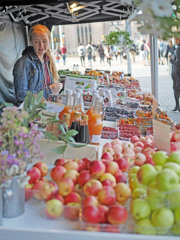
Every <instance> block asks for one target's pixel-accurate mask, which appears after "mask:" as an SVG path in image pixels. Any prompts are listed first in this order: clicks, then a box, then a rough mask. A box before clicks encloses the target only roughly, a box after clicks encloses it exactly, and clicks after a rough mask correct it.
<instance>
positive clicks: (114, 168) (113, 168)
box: [105, 162, 119, 175]
mask: <svg viewBox="0 0 180 240" xmlns="http://www.w3.org/2000/svg"><path fill="white" fill-rule="evenodd" d="M105 166H106V172H108V173H111V174H112V175H114V174H115V173H116V172H118V171H119V165H118V164H117V162H107V163H106V164H105Z"/></svg>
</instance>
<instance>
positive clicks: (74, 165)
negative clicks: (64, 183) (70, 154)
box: [63, 161, 79, 172]
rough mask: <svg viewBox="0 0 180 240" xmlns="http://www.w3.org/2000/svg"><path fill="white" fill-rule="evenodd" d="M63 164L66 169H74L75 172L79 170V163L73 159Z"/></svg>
mask: <svg viewBox="0 0 180 240" xmlns="http://www.w3.org/2000/svg"><path fill="white" fill-rule="evenodd" d="M63 166H64V167H65V169H66V170H70V169H74V170H76V171H77V172H78V170H79V165H78V163H77V162H75V161H67V162H66V163H65V164H64V165H63Z"/></svg>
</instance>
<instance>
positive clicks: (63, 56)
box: [62, 54, 66, 65]
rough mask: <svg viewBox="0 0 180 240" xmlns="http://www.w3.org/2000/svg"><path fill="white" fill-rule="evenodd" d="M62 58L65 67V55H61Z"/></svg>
mask: <svg viewBox="0 0 180 240" xmlns="http://www.w3.org/2000/svg"><path fill="white" fill-rule="evenodd" d="M62 58H63V64H64V65H66V54H63V55H62Z"/></svg>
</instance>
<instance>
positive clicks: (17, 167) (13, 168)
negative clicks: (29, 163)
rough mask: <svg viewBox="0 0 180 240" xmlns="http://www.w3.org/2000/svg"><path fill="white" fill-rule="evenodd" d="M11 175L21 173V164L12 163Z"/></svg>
mask: <svg viewBox="0 0 180 240" xmlns="http://www.w3.org/2000/svg"><path fill="white" fill-rule="evenodd" d="M9 173H10V176H14V175H17V174H18V173H19V166H17V165H12V166H11V167H10V169H9Z"/></svg>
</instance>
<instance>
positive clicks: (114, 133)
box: [101, 126, 119, 139]
mask: <svg viewBox="0 0 180 240" xmlns="http://www.w3.org/2000/svg"><path fill="white" fill-rule="evenodd" d="M118 137H119V131H118V129H117V128H113V127H105V126H104V127H103V130H102V133H101V138H106V139H116V138H118Z"/></svg>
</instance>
